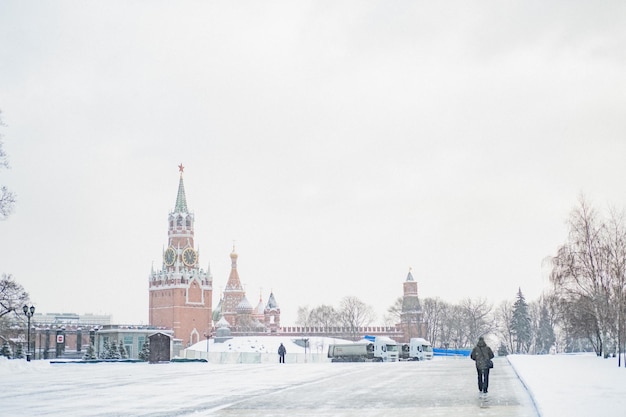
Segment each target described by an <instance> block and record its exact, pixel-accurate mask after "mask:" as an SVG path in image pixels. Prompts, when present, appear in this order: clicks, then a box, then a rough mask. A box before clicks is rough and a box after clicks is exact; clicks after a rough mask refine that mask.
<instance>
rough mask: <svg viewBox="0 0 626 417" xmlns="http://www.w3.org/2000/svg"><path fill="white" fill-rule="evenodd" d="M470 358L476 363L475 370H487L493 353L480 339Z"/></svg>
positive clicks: (483, 340)
mask: <svg viewBox="0 0 626 417" xmlns="http://www.w3.org/2000/svg"><path fill="white" fill-rule="evenodd" d="M470 357H471V358H472V359H473V360H474V361H475V362H476V369H489V359H493V351H492V350H491V348H490V347H489V346H487V344H486V343H485V339H483V338H482V337H480V338H478V343H477V344H476V346H474V349H472V354H471V355H470Z"/></svg>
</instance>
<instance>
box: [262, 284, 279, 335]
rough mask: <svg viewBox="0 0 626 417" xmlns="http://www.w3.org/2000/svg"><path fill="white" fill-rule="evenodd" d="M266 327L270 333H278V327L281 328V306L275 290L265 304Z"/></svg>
mask: <svg viewBox="0 0 626 417" xmlns="http://www.w3.org/2000/svg"><path fill="white" fill-rule="evenodd" d="M265 328H266V329H267V330H268V331H269V332H270V333H277V332H278V329H280V307H279V306H278V303H277V302H276V297H274V292H273V291H272V292H270V296H269V298H268V299H267V304H266V305H265Z"/></svg>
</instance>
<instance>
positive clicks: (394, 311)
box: [387, 297, 403, 324]
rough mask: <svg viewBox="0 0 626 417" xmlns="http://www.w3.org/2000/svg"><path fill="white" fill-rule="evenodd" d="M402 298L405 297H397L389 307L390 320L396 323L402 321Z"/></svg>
mask: <svg viewBox="0 0 626 417" xmlns="http://www.w3.org/2000/svg"><path fill="white" fill-rule="evenodd" d="M402 300H403V297H398V298H396V301H394V303H393V304H392V305H391V306H390V307H389V308H388V309H387V313H389V317H388V320H387V321H388V322H390V323H394V324H395V323H400V319H401V317H402Z"/></svg>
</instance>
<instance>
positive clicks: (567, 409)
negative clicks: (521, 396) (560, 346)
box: [509, 354, 626, 417]
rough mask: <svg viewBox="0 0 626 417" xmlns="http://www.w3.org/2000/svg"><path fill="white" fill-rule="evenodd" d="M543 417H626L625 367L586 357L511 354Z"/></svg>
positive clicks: (516, 368) (591, 355)
mask: <svg viewBox="0 0 626 417" xmlns="http://www.w3.org/2000/svg"><path fill="white" fill-rule="evenodd" d="M509 361H510V362H511V364H512V365H513V367H514V368H515V370H516V371H517V373H518V375H519V376H520V378H521V379H522V382H524V384H525V385H526V387H527V389H528V390H529V391H530V393H531V395H532V397H533V398H534V400H535V404H537V407H538V408H539V411H540V413H541V416H542V417H559V416H569V417H588V416H603V417H617V416H624V415H626V368H624V367H623V365H624V364H623V363H622V367H621V368H618V367H617V359H615V358H610V359H601V358H598V357H597V356H596V355H594V354H585V355H541V356H535V355H511V356H509Z"/></svg>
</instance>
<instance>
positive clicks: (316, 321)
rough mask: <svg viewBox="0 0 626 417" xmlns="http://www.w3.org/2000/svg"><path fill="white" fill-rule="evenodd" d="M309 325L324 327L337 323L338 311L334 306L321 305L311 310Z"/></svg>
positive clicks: (336, 324)
mask: <svg viewBox="0 0 626 417" xmlns="http://www.w3.org/2000/svg"><path fill="white" fill-rule="evenodd" d="M309 317H310V322H311V326H319V327H323V328H325V329H328V328H329V327H333V326H338V325H339V322H340V320H339V313H338V312H337V310H335V308H334V307H332V306H329V305H324V304H323V305H321V306H318V307H315V308H314V309H313V310H311V314H310V315H309Z"/></svg>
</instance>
